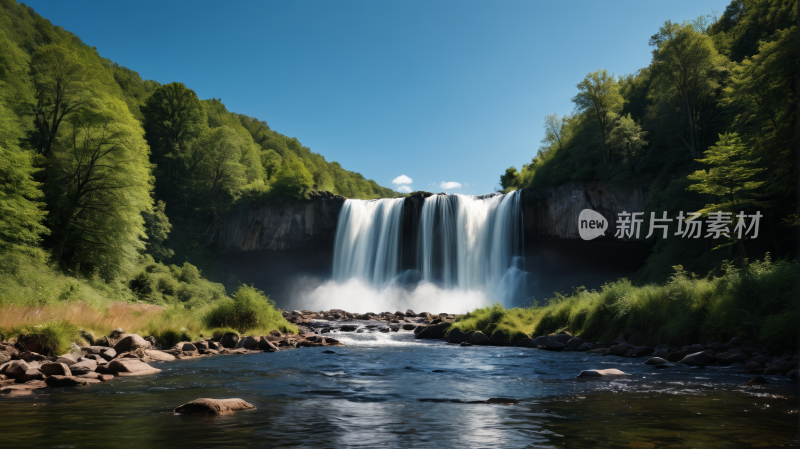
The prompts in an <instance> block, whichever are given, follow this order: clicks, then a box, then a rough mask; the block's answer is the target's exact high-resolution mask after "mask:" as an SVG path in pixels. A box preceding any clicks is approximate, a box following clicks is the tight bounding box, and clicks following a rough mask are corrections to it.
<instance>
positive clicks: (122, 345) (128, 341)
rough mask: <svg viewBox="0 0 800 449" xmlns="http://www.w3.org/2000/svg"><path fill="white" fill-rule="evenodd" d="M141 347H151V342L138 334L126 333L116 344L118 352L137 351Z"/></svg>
mask: <svg viewBox="0 0 800 449" xmlns="http://www.w3.org/2000/svg"><path fill="white" fill-rule="evenodd" d="M139 348H142V349H150V342H148V341H147V340H145V339H144V338H142V337H141V336H139V335H136V334H128V335H125V336H124V337H122V338H121V339H120V340H119V342H117V344H115V345H114V350H115V351H117V353H118V354H122V353H123V352H131V351H135V350H137V349H139Z"/></svg>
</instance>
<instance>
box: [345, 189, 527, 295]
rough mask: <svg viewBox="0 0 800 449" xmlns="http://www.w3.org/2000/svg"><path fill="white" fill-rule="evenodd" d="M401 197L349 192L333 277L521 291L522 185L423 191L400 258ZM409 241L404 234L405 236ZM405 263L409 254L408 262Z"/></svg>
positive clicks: (377, 284) (380, 283)
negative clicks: (484, 191) (366, 197)
mask: <svg viewBox="0 0 800 449" xmlns="http://www.w3.org/2000/svg"><path fill="white" fill-rule="evenodd" d="M403 202H404V200H403V199H383V200H372V201H362V200H347V201H345V203H344V206H343V207H342V210H341V212H340V213H339V221H338V225H337V227H336V238H335V247H334V261H333V279H334V280H335V281H337V282H344V281H347V280H349V279H352V278H357V279H360V280H362V281H364V282H367V283H369V284H371V285H373V286H374V287H376V288H384V287H387V286H388V285H389V284H391V283H393V282H395V283H398V284H406V283H409V281H408V280H409V279H418V280H419V279H421V280H422V281H424V282H428V283H432V284H435V285H438V286H440V287H442V288H444V289H448V290H463V291H482V292H485V293H486V294H487V296H488V297H490V298H494V299H495V300H501V301H503V302H504V303H507V304H510V303H519V302H521V301H522V300H523V299H525V286H526V280H527V278H526V276H527V273H526V272H525V260H524V242H523V229H522V214H521V211H520V197H519V192H512V193H509V194H505V195H501V194H491V195H482V196H469V195H433V196H430V197H428V198H425V200H424V203H423V205H422V211H421V213H420V219H419V223H418V225H419V228H418V232H417V241H416V242H413V243H414V244H411V245H409V244H406V245H405V248H407V249H409V250H411V251H415V252H416V255H415V257H412V258H408V257H407V258H405V259H404V260H412V261H413V260H416V266H413V267H408V266H407V267H402V266H401V243H402V241H401V239H402V235H403V229H402V223H403V216H402V214H403V204H404V203H403ZM407 243H408V242H407ZM407 263H408V262H407Z"/></svg>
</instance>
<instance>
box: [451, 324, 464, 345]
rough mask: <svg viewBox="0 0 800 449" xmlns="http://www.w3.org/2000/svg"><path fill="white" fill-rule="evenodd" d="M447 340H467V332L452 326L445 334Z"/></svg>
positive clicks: (458, 341)
mask: <svg viewBox="0 0 800 449" xmlns="http://www.w3.org/2000/svg"><path fill="white" fill-rule="evenodd" d="M447 341H448V342H450V343H463V342H465V341H467V334H466V333H465V332H464V331H462V330H461V329H459V328H457V327H456V328H453V329H451V330H450V333H449V334H447Z"/></svg>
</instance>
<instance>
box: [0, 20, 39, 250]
mask: <svg viewBox="0 0 800 449" xmlns="http://www.w3.org/2000/svg"><path fill="white" fill-rule="evenodd" d="M0 48H2V49H3V51H0V252H2V253H3V254H6V255H11V254H12V253H16V252H21V253H26V254H29V255H33V256H35V257H37V258H40V259H41V258H43V257H44V252H43V251H42V250H41V249H40V248H39V243H40V240H41V239H40V236H41V235H43V234H47V232H48V230H47V228H45V227H44V226H43V225H42V220H43V219H44V216H45V213H44V211H43V206H44V204H43V203H41V202H40V200H41V198H42V193H41V191H40V190H39V184H38V183H37V182H35V181H34V180H33V174H34V172H35V169H34V163H33V155H32V154H31V153H30V152H29V151H26V150H24V149H23V148H21V147H20V145H19V143H20V141H21V139H22V138H23V136H24V134H25V131H26V130H30V129H31V126H30V121H29V120H26V117H25V113H26V112H27V110H29V108H30V107H31V105H32V104H33V89H32V85H31V81H30V78H29V77H28V74H27V67H28V59H29V58H28V55H26V54H25V52H23V51H22V50H21V49H20V48H19V47H17V45H16V44H14V43H13V42H11V41H10V40H9V39H8V38H7V37H6V34H5V33H4V32H3V31H0Z"/></svg>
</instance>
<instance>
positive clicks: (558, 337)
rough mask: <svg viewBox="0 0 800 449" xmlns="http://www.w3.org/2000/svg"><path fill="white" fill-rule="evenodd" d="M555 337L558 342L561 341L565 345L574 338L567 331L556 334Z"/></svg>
mask: <svg viewBox="0 0 800 449" xmlns="http://www.w3.org/2000/svg"><path fill="white" fill-rule="evenodd" d="M554 338H555V340H556V341H557V342H559V343H561V344H563V345H566V344H567V343H569V341H570V340H572V335H570V334H568V333H566V332H562V333H560V334H558V335H556V336H555V337H554Z"/></svg>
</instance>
